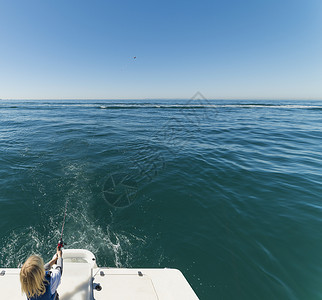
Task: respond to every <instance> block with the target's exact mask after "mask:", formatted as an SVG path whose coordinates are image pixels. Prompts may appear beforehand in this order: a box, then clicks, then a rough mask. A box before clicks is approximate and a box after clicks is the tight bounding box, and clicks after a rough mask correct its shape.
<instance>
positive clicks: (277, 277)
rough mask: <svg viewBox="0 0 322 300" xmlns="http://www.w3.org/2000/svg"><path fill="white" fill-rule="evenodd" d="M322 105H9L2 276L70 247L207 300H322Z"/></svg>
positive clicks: (2, 168)
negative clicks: (182, 283) (182, 280)
mask: <svg viewBox="0 0 322 300" xmlns="http://www.w3.org/2000/svg"><path fill="white" fill-rule="evenodd" d="M321 153H322V102H321V101H320V102H318V101H315V102H312V101H311V102H309V101H208V100H206V99H204V98H202V97H195V98H194V99H190V100H158V101H155V100H154V101H148V100H147V101H143V100H140V101H135V100H128V101H125V100H123V101H112V100H109V101H107V100H106V101H103V100H100V101H97V100H93V101H90V100H88V101H76V100H73V101H66V100H63V101H45V100H44V101H32V100H30V101H2V102H1V103H0V182H1V186H0V226H1V232H0V266H1V267H17V266H19V265H21V263H22V262H23V261H24V260H25V259H26V257H28V256H29V255H30V254H31V253H35V252H36V253H39V254H41V255H42V256H43V257H44V258H45V259H49V258H50V257H51V255H52V254H53V252H54V249H55V246H56V243H57V240H58V239H59V236H60V231H61V226H62V220H63V215H64V209H65V203H66V201H67V202H68V213H67V216H66V224H65V229H64V239H65V242H66V243H67V246H66V248H86V249H88V250H90V251H92V252H93V253H94V254H95V255H96V257H97V260H98V264H99V265H100V266H117V267H151V268H156V267H157V268H158V267H172V268H178V269H180V270H181V271H182V272H183V274H184V275H185V277H186V278H187V280H188V281H189V283H190V284H191V286H192V287H193V289H194V290H195V292H196V293H197V295H198V297H199V298H200V299H321V298H322V233H321V228H322V203H321V200H322V198H321V197H322V184H321V183H322V157H321Z"/></svg>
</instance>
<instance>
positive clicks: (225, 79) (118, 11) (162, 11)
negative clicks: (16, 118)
mask: <svg viewBox="0 0 322 300" xmlns="http://www.w3.org/2000/svg"><path fill="white" fill-rule="evenodd" d="M135 56H136V59H134V58H133V57H135ZM197 91H199V92H201V93H202V94H203V95H204V96H205V97H207V98H209V99H210V98H214V99H236V98H239V99H322V1H321V0H306V1H304V0H303V1H299V0H278V1H277V0H243V1H241V0H221V1H217V0H212V1H202V0H199V1H197V0H196V1H189V0H187V1H167V0H164V1H155V0H149V1H140V0H138V1H122V0H118V1H98V0H92V1H81V0H78V1H73V0H68V1H60V0H56V1H47V0H39V1H38V0H28V1H17V0H6V1H4V0H0V98H2V99H42V98H45V99H62V98H66V99H70V98H71V99H73V98H74V99H76V98H77V99H122V98H135V99H141V98H144V99H146V98H190V97H192V96H193V95H194V94H195V93H196V92H197Z"/></svg>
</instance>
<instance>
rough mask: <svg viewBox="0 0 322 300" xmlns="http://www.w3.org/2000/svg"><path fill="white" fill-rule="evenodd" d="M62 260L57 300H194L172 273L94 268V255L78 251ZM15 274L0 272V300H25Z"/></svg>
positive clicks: (181, 278)
mask: <svg viewBox="0 0 322 300" xmlns="http://www.w3.org/2000/svg"><path fill="white" fill-rule="evenodd" d="M63 258H64V271H63V276H62V281H61V284H60V286H59V288H58V293H59V295H60V300H94V299H95V300H103V299H104V300H105V299H113V300H114V299H120V300H121V299H122V300H127V299H131V300H136V299H137V300H153V299H158V300H168V299H169V300H170V299H185V300H190V299H191V300H193V299H198V297H197V296H196V294H195V293H194V291H193V290H192V288H191V287H190V285H189V283H188V282H187V281H186V279H185V278H184V276H183V275H182V273H181V272H180V271H179V270H176V269H120V268H98V267H97V265H96V260H95V257H94V255H93V254H92V253H91V252H89V251H87V250H80V249H68V250H64V251H63ZM19 272H20V269H1V268H0V299H10V300H20V299H24V300H26V296H24V295H22V294H21V292H20V282H19ZM1 274H2V275H1ZM97 285H100V287H101V289H100V290H97V289H95V286H97Z"/></svg>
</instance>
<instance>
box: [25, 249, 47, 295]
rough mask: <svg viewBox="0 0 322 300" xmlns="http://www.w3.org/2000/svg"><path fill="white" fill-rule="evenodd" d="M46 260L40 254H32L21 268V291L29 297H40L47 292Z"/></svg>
mask: <svg viewBox="0 0 322 300" xmlns="http://www.w3.org/2000/svg"><path fill="white" fill-rule="evenodd" d="M44 281H45V268H44V261H43V259H42V258H41V257H40V256H38V255H32V256H30V257H29V258H28V259H27V260H26V262H25V263H24V264H23V266H22V268H21V270H20V283H21V291H22V292H23V293H25V294H26V295H27V297H28V298H31V297H39V296H41V295H43V294H45V292H46V286H45V283H44Z"/></svg>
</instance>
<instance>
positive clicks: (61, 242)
mask: <svg viewBox="0 0 322 300" xmlns="http://www.w3.org/2000/svg"><path fill="white" fill-rule="evenodd" d="M67 205H68V198H67V200H66V204H65V212H64V219H63V225H62V228H61V235H60V240H59V241H58V248H59V249H61V248H62V247H64V242H63V233H64V227H65V220H66V214H67Z"/></svg>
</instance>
